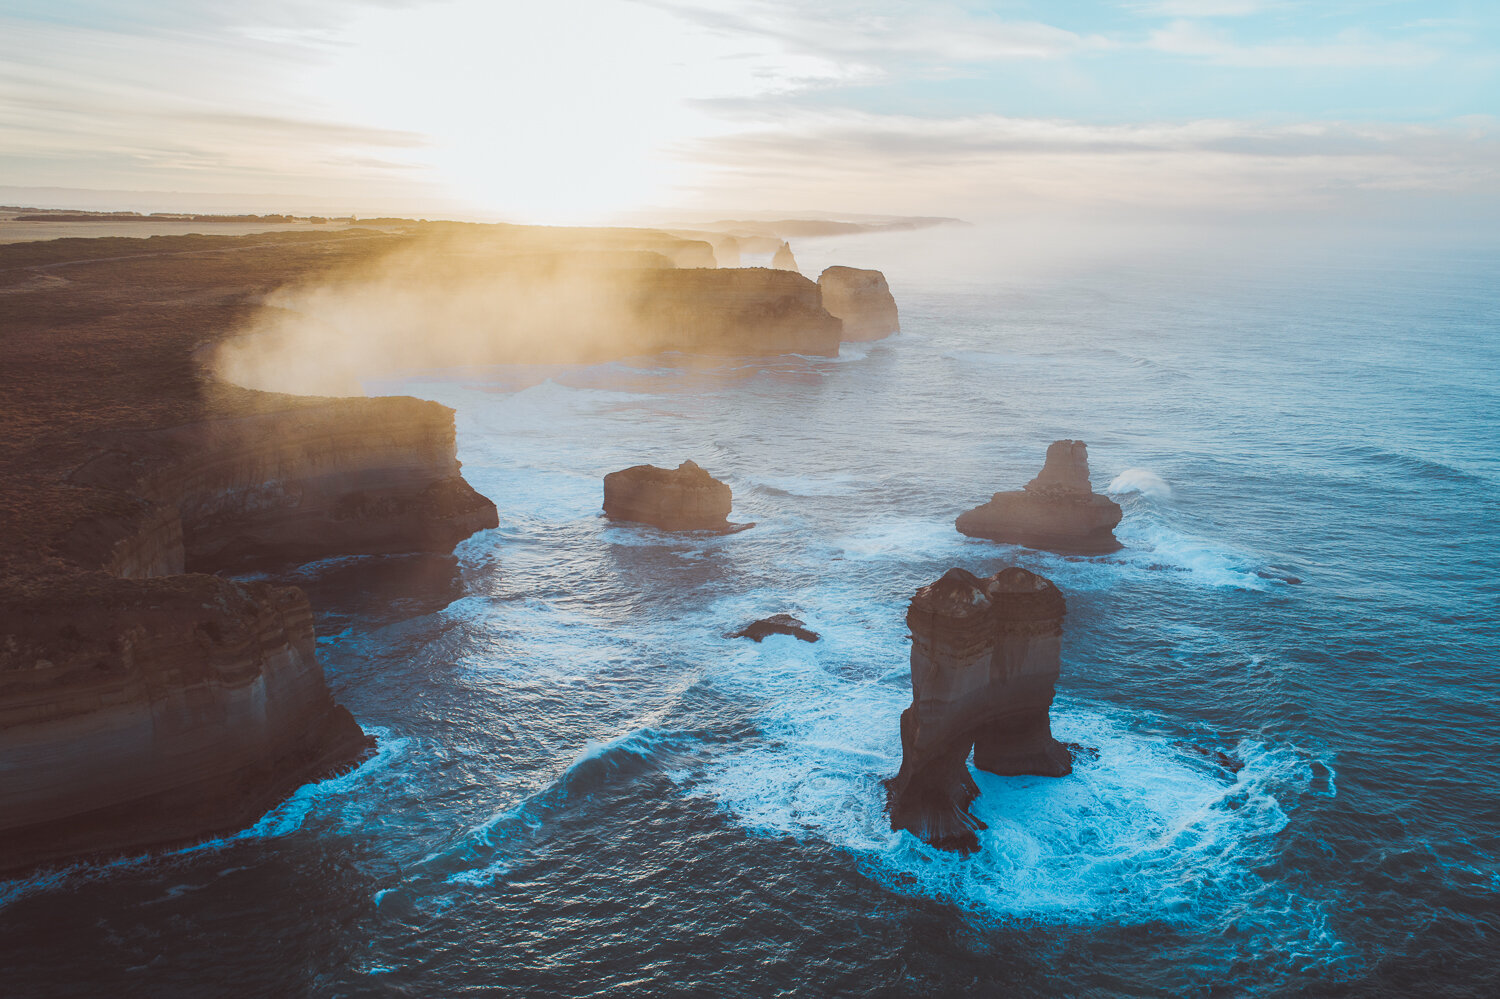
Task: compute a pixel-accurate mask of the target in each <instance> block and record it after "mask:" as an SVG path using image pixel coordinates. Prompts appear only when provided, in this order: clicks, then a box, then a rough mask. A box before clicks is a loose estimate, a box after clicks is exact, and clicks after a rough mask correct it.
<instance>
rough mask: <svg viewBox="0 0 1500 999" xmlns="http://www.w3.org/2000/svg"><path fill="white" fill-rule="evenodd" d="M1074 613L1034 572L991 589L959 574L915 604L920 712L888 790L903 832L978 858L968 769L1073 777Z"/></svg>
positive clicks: (906, 715)
mask: <svg viewBox="0 0 1500 999" xmlns="http://www.w3.org/2000/svg"><path fill="white" fill-rule="evenodd" d="M1066 613H1067V604H1066V602H1065V601H1064V600H1063V596H1062V593H1060V592H1059V591H1058V589H1057V587H1056V586H1054V585H1053V584H1052V583H1051V582H1050V581H1049V580H1047V579H1044V578H1043V577H1041V576H1038V575H1036V574H1035V573H1032V572H1028V571H1026V570H1025V569H1020V568H1010V569H1004V570H1002V571H1000V572H999V573H996V574H995V575H993V576H990V577H988V578H985V579H981V578H979V577H977V576H975V575H974V574H973V573H970V572H967V571H965V570H963V569H950V570H949V571H948V572H947V573H945V574H944V575H943V577H942V578H941V579H939V580H938V581H937V582H935V583H932V584H930V585H928V586H924V587H923V588H922V589H920V590H918V591H917V593H916V596H915V597H913V598H912V602H911V607H910V609H909V610H908V611H907V615H906V623H907V626H908V627H909V628H911V635H912V648H911V685H912V703H911V706H910V707H909V708H907V709H906V710H905V711H903V712H902V713H901V770H900V772H899V773H897V774H896V776H895V777H894V778H892V779H891V780H889V781H887V782H886V807H887V810H888V811H889V812H890V817H891V828H892V829H898V830H899V829H905V830H907V831H908V832H910V833H912V834H913V835H915V836H917V837H918V838H920V839H921V840H923V841H924V842H927V843H930V844H932V845H933V846H936V847H939V848H940V849H944V850H956V851H959V852H961V853H972V852H973V851H975V850H977V849H978V848H979V840H978V837H977V836H976V835H975V832H976V830H979V829H983V828H985V826H984V824H983V823H982V822H980V821H979V820H978V819H976V818H975V817H974V816H973V815H971V814H970V813H969V805H970V804H971V803H972V802H973V800H974V799H975V798H976V797H978V795H979V788H978V786H977V785H976V784H975V783H974V779H973V778H972V777H971V776H970V774H969V770H968V765H967V760H968V757H969V752H970V751H971V750H972V751H973V753H974V765H975V766H976V767H978V768H980V769H981V770H986V771H989V772H991V773H996V774H1004V775H1020V774H1031V775H1037V776H1044V777H1062V776H1065V775H1067V774H1069V773H1071V772H1072V768H1073V765H1072V757H1071V755H1070V754H1069V752H1068V750H1067V748H1066V747H1064V746H1063V745H1062V744H1061V743H1059V742H1058V741H1057V740H1056V739H1054V738H1052V730H1051V721H1050V717H1049V712H1050V710H1051V707H1052V699H1053V696H1054V692H1055V687H1056V683H1057V677H1058V673H1059V670H1060V668H1061V659H1060V648H1061V640H1062V622H1063V616H1064V615H1065V614H1066Z"/></svg>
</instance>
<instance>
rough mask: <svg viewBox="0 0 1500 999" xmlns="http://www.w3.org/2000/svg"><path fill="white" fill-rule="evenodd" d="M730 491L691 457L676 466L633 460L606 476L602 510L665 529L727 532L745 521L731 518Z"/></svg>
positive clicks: (738, 527) (607, 513)
mask: <svg viewBox="0 0 1500 999" xmlns="http://www.w3.org/2000/svg"><path fill="white" fill-rule="evenodd" d="M732 505H733V496H732V494H731V492H730V489H729V487H728V486H727V485H725V484H724V483H722V482H720V481H719V480H718V479H716V478H714V477H713V476H712V475H709V474H708V473H707V472H705V471H704V470H703V469H702V468H700V467H698V464H697V463H696V462H693V461H684V462H683V463H682V464H681V465H678V466H677V467H676V468H657V467H656V466H655V465H635V466H633V467H631V468H626V469H622V470H621V471H618V472H610V473H609V474H608V475H606V476H605V477H604V514H605V516H607V517H610V518H612V519H614V520H634V521H638V522H640V523H643V524H650V525H652V526H653V527H659V528H661V529H662V530H664V531H717V532H720V533H727V532H729V531H734V530H740V529H742V526H744V525H738V524H731V523H730V522H729V510H730V508H731V506H732Z"/></svg>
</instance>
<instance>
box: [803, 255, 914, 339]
mask: <svg viewBox="0 0 1500 999" xmlns="http://www.w3.org/2000/svg"><path fill="white" fill-rule="evenodd" d="M818 288H819V290H821V291H822V293H823V308H825V309H827V310H828V313H829V315H833V316H837V317H838V318H839V319H841V320H843V323H844V339H845V340H879V339H880V338H881V337H885V336H890V335H891V334H892V333H897V332H900V330H901V321H900V317H899V316H898V315H897V314H896V299H895V298H894V297H893V296H892V295H891V289H890V286H889V285H887V284H886V282H885V275H884V274H882V273H880V272H879V271H875V270H865V269H862V268H859V267H829V268H827V269H825V270H824V271H823V273H822V274H820V275H818Z"/></svg>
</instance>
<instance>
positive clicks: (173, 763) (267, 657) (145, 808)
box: [0, 573, 369, 869]
mask: <svg viewBox="0 0 1500 999" xmlns="http://www.w3.org/2000/svg"><path fill="white" fill-rule="evenodd" d="M0 636H3V637H0V869H13V868H18V867H24V866H28V865H32V864H37V863H43V862H46V861H49V860H56V859H59V858H63V857H68V856H71V855H75V854H101V853H103V854H109V853H119V852H125V851H130V850H133V849H139V848H143V847H148V846H155V845H161V844H169V843H174V842H183V841H188V840H192V839H196V838H200V837H203V836H208V835H213V834H217V833H222V832H226V831H230V830H233V829H236V828H239V827H241V826H244V825H246V824H248V823H250V822H252V821H254V820H255V818H256V817H257V816H259V815H260V814H262V813H263V812H264V811H265V810H266V809H267V808H269V807H271V806H272V805H274V804H275V803H276V802H277V801H278V800H280V798H282V797H284V796H285V795H286V794H287V793H289V792H290V791H291V790H292V789H293V788H295V787H296V786H297V785H298V784H300V783H303V782H304V781H307V780H310V779H314V778H316V777H318V776H319V775H321V774H324V773H327V772H329V771H331V770H334V769H337V768H339V767H341V766H344V765H348V764H349V763H350V762H351V761H352V760H354V759H356V758H357V757H358V756H359V755H360V754H361V753H362V752H363V751H364V749H365V748H366V746H367V745H368V744H369V740H368V739H367V738H366V737H365V735H364V734H363V733H362V732H361V731H360V729H359V726H358V725H357V724H355V722H354V719H353V718H352V717H350V715H349V713H348V712H347V711H345V710H344V709H343V708H341V707H338V706H337V705H336V704H334V702H333V698H332V697H331V696H330V694H329V692H328V688H327V686H326V684H325V683H324V680H323V672H322V669H321V667H320V666H319V665H318V661H317V658H316V656H315V655H314V639H313V628H312V613H311V609H310V608H309V606H308V603H307V598H306V597H305V596H304V595H303V594H302V592H301V591H300V590H297V589H295V588H291V587H272V586H268V585H265V584H254V583H252V584H242V583H236V582H232V581H229V580H225V579H220V578H218V577H215V576H206V575H179V576H172V577H167V578H162V579H154V580H125V579H114V578H110V577H108V576H105V575H104V574H103V573H94V574H91V575H90V576H89V577H88V578H86V579H83V580H80V579H77V578H72V579H66V578H65V579H60V580H53V581H49V582H44V583H41V584H39V585H37V586H34V587H33V588H31V591H30V592H28V593H26V594H25V595H24V596H20V595H13V594H7V595H6V598H5V599H4V600H3V601H0Z"/></svg>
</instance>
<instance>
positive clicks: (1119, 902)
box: [696, 630, 1331, 959]
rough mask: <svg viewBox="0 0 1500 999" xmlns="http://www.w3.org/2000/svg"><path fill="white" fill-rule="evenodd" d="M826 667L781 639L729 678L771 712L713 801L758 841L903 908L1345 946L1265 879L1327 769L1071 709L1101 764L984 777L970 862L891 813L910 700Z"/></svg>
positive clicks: (721, 765) (1075, 738) (723, 759)
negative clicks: (839, 864) (1281, 840)
mask: <svg viewBox="0 0 1500 999" xmlns="http://www.w3.org/2000/svg"><path fill="white" fill-rule="evenodd" d="M837 639H838V636H837V631H836V630H835V635H834V641H835V642H836V641H837ZM819 655H820V650H819V649H818V647H815V646H808V645H806V644H805V643H804V644H802V645H801V646H800V647H799V646H798V645H797V644H795V643H793V642H791V640H789V639H788V640H780V639H767V640H766V642H765V643H763V645H762V647H761V648H760V649H759V650H757V651H755V652H749V653H745V654H743V655H741V656H739V657H737V665H736V667H735V668H732V669H725V670H723V671H721V672H718V673H717V674H716V675H715V677H714V682H715V684H716V685H717V686H719V687H721V688H722V689H725V691H726V692H735V693H739V694H741V695H747V694H754V695H758V697H759V698H761V699H763V700H764V702H765V704H766V707H765V708H764V709H763V710H762V711H761V713H760V714H759V715H758V717H757V719H756V722H757V725H758V728H759V730H760V738H758V739H756V740H755V741H754V742H753V743H752V744H749V745H747V746H745V747H744V748H736V749H733V750H730V751H729V752H726V753H723V754H720V755H717V756H716V757H714V758H713V759H712V760H711V761H710V762H709V764H708V765H707V767H706V769H705V772H704V775H703V778H702V780H701V782H700V783H699V784H698V785H697V788H696V789H697V790H698V791H699V792H700V793H706V794H707V795H708V796H710V797H711V798H712V799H713V800H714V801H715V802H717V803H718V804H719V806H720V807H722V808H723V809H724V810H725V811H726V812H727V813H728V814H730V815H731V816H732V817H733V818H734V819H735V820H736V821H737V822H739V823H740V824H742V825H743V826H745V827H746V828H747V829H748V830H749V831H751V832H753V833H756V834H759V835H765V836H787V837H792V838H795V839H799V840H809V839H812V840H819V841H822V842H825V843H827V844H828V845H830V846H831V847H833V848H835V849H837V850H840V851H842V852H845V853H848V854H850V855H851V856H852V857H853V858H854V859H855V861H856V863H857V864H858V865H859V866H860V867H861V869H862V870H864V871H865V873H866V874H867V875H868V876H870V877H871V878H873V879H874V880H876V881H879V882H880V883H881V884H883V885H885V886H886V887H887V888H889V889H891V890H893V891H898V892H902V893H906V894H915V895H921V896H925V897H930V898H937V899H941V900H944V901H947V902H949V903H951V904H954V905H957V906H959V907H961V908H964V909H968V910H970V911H972V912H974V913H976V914H978V915H980V916H983V917H986V918H991V919H997V920H1002V921H1006V920H1017V919H1020V920H1027V921H1041V922H1052V923H1088V922H1095V921H1098V920H1101V919H1103V920H1109V921H1111V922H1115V923H1134V924H1143V923H1157V922H1171V923H1181V924H1195V925H1201V924H1203V923H1211V924H1213V923H1222V924H1224V925H1228V924H1230V923H1232V922H1233V921H1235V920H1241V921H1242V922H1241V923H1240V924H1238V925H1239V926H1241V927H1243V925H1244V923H1243V920H1244V915H1243V914H1244V911H1245V910H1246V908H1247V907H1250V906H1251V904H1252V903H1253V904H1254V905H1265V904H1272V903H1274V910H1275V915H1274V916H1267V917H1266V919H1265V920H1264V925H1261V924H1259V923H1257V924H1256V927H1255V930H1254V932H1255V934H1256V935H1257V939H1260V938H1261V937H1264V936H1266V935H1268V934H1269V935H1270V938H1271V939H1270V940H1266V941H1265V945H1267V946H1270V945H1274V943H1275V941H1277V940H1280V939H1281V938H1282V937H1283V936H1284V935H1286V936H1289V937H1294V938H1297V939H1304V938H1308V939H1318V940H1323V939H1324V938H1325V937H1327V940H1331V937H1328V935H1327V932H1326V927H1324V926H1323V925H1322V923H1321V918H1322V917H1321V913H1320V912H1319V911H1317V909H1316V906H1315V905H1313V903H1311V902H1309V901H1308V900H1307V899H1304V898H1301V897H1300V896H1296V895H1294V894H1292V893H1290V892H1288V891H1286V890H1284V889H1281V888H1279V887H1277V886H1275V885H1273V884H1270V883H1268V882H1266V881H1265V880H1264V879H1263V878H1262V877H1261V875H1260V874H1259V873H1257V870H1258V868H1260V867H1261V866H1262V865H1264V864H1265V863H1266V862H1267V861H1268V860H1269V859H1270V858H1271V857H1273V856H1274V855H1275V851H1276V836H1277V834H1278V833H1279V832H1280V831H1281V830H1282V829H1283V828H1284V827H1285V826H1286V825H1287V822H1288V817H1287V810H1288V809H1289V808H1290V807H1292V805H1293V804H1294V803H1295V802H1296V801H1297V799H1298V796H1299V795H1300V794H1302V793H1304V792H1306V791H1307V790H1308V788H1309V785H1310V784H1311V783H1312V781H1313V776H1314V769H1315V765H1316V766H1317V767H1326V766H1327V764H1326V763H1325V762H1322V761H1314V760H1313V759H1312V758H1311V757H1309V756H1308V755H1307V754H1305V753H1303V752H1301V751H1299V750H1297V749H1296V748H1295V747H1291V746H1286V745H1277V744H1274V743H1269V742H1262V741H1255V740H1244V741H1241V742H1240V743H1239V744H1238V745H1234V746H1227V747H1224V748H1225V750H1226V751H1228V752H1229V753H1231V754H1232V755H1235V756H1238V757H1239V758H1240V759H1241V760H1242V761H1243V762H1244V767H1243V769H1242V770H1241V771H1240V772H1239V773H1238V774H1237V775H1231V774H1230V773H1229V772H1228V771H1226V770H1224V769H1222V768H1220V767H1217V766H1214V765H1212V764H1211V763H1209V762H1206V761H1205V759H1204V757H1203V756H1202V754H1201V753H1194V752H1192V751H1191V750H1187V749H1184V748H1183V747H1182V746H1180V745H1179V744H1177V743H1175V742H1174V741H1173V740H1172V739H1170V738H1168V737H1167V736H1164V735H1160V734H1148V732H1145V731H1142V728H1143V726H1142V725H1141V724H1140V721H1141V720H1140V719H1136V718H1134V717H1133V716H1131V715H1129V714H1127V713H1124V712H1120V711H1116V710H1114V709H1110V708H1106V707H1104V706H1102V705H1097V704H1091V703H1084V702H1070V701H1067V700H1063V701H1060V702H1059V704H1058V706H1057V708H1056V709H1055V710H1054V719H1055V720H1054V732H1055V733H1056V734H1057V736H1058V738H1059V739H1062V740H1064V741H1068V742H1076V743H1081V744H1083V745H1084V746H1087V747H1090V748H1091V749H1094V750H1097V756H1093V754H1092V753H1080V754H1079V755H1078V758H1077V761H1076V764H1075V770H1074V773H1073V775H1072V776H1069V777H1066V778H1061V779H1052V778H1037V777H997V776H995V775H992V774H987V773H982V772H977V771H976V772H974V776H975V779H976V781H977V783H978V784H979V787H980V789H981V796H980V797H979V799H978V800H977V801H976V802H975V804H974V806H973V809H974V814H975V815H976V816H977V817H979V818H980V819H981V820H982V821H984V822H985V823H986V824H987V825H988V827H989V828H988V829H986V830H984V831H982V832H981V833H980V834H979V835H980V847H981V849H980V852H979V853H978V854H976V855H974V856H972V857H969V858H967V859H965V858H962V857H959V856H957V855H955V854H951V853H947V852H944V851H941V850H937V849H934V848H932V847H929V846H927V845H926V844H924V843H922V842H921V841H919V840H917V839H916V838H915V837H913V836H911V835H909V834H907V833H904V832H894V831H892V830H891V828H890V820H889V817H888V816H887V814H886V813H885V789H884V787H883V785H882V780H883V779H884V778H888V777H890V776H892V775H894V774H895V773H896V770H897V769H898V767H899V766H900V759H901V747H900V739H899V734H898V733H899V725H898V718H899V715H900V712H901V710H902V708H903V707H904V706H905V705H906V704H907V703H909V698H910V694H909V690H908V689H906V688H905V687H904V686H903V685H899V684H893V683H888V682H882V681H881V680H880V679H868V678H867V679H854V680H850V679H844V678H841V677H838V676H835V675H833V674H831V673H830V672H828V671H827V670H826V669H825V668H823V666H822V665H821V664H820V663H819ZM1146 727H1147V728H1150V729H1155V730H1158V731H1159V730H1160V728H1161V727H1162V723H1161V722H1160V721H1157V722H1155V723H1153V724H1151V725H1149V726H1146ZM1328 786H1330V787H1331V782H1329V783H1328ZM1269 896H1275V898H1274V899H1269ZM1288 916H1290V917H1291V918H1290V919H1288V918H1287V917H1288ZM1326 942H1327V941H1326V940H1325V943H1326ZM1304 946H1306V945H1305V943H1304ZM1329 946H1331V944H1329ZM1319 953H1325V952H1324V951H1319ZM1330 959H1331V958H1330Z"/></svg>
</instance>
